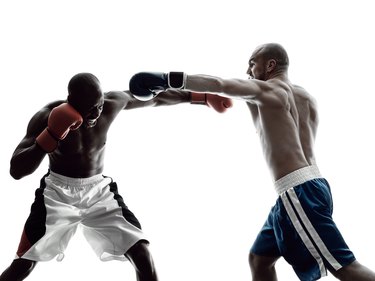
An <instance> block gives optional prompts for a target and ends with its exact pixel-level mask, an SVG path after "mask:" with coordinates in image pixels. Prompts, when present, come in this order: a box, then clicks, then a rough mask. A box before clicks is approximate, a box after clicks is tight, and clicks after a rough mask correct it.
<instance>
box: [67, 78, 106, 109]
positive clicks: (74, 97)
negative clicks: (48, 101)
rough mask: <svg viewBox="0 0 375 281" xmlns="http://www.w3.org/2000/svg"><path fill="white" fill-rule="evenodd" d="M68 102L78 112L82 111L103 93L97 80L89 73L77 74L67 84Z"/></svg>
mask: <svg viewBox="0 0 375 281" xmlns="http://www.w3.org/2000/svg"><path fill="white" fill-rule="evenodd" d="M68 93H69V95H68V102H69V103H70V104H71V105H72V106H73V107H75V108H76V109H77V110H78V111H80V110H84V109H85V108H87V106H89V105H90V104H91V103H92V101H94V100H97V99H98V98H100V97H101V96H102V95H103V93H102V90H101V87H100V82H99V79H98V78H96V76H95V75H93V74H91V73H78V74H76V75H74V76H73V77H72V78H71V79H70V81H69V84H68Z"/></svg>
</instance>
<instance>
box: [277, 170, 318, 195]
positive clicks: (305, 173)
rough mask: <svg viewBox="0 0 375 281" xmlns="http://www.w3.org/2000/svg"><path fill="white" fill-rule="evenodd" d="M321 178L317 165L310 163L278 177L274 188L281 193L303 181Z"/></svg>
mask: <svg viewBox="0 0 375 281" xmlns="http://www.w3.org/2000/svg"><path fill="white" fill-rule="evenodd" d="M318 178H322V176H321V174H320V172H319V169H318V166H316V165H312V166H307V167H304V168H301V169H298V170H296V171H294V172H291V173H290V174H287V175H286V176H284V177H282V178H281V179H278V180H277V181H276V182H275V189H276V192H277V193H278V194H282V193H283V192H285V191H287V190H288V189H290V188H292V187H295V186H297V185H300V184H303V183H304V182H307V181H310V180H313V179H318Z"/></svg>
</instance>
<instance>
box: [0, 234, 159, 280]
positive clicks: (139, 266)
mask: <svg viewBox="0 0 375 281" xmlns="http://www.w3.org/2000/svg"><path fill="white" fill-rule="evenodd" d="M125 256H126V257H127V258H128V259H129V260H130V261H131V263H132V264H133V266H134V268H135V271H136V274H137V280H138V281H157V280H158V278H157V274H156V270H155V267H154V261H153V259H152V256H151V253H150V251H149V249H148V245H147V242H146V241H143V240H141V241H139V242H137V243H136V244H135V245H134V246H133V247H131V248H130V249H129V250H128V251H127V252H126V254H125ZM0 281H1V280H0Z"/></svg>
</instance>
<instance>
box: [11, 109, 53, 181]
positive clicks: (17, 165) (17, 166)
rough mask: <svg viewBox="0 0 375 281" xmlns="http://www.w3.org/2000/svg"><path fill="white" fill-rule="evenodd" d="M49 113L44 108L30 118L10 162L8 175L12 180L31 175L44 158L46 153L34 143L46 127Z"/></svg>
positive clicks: (48, 110)
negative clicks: (23, 135)
mask: <svg viewBox="0 0 375 281" xmlns="http://www.w3.org/2000/svg"><path fill="white" fill-rule="evenodd" d="M49 112H50V108H48V107H45V108H43V109H42V110H40V111H39V112H38V113H36V114H35V115H34V116H33V117H32V118H31V120H30V122H29V124H28V127H27V131H26V135H25V137H24V138H23V139H22V140H21V142H20V143H19V144H18V146H17V147H16V149H15V151H14V153H13V155H12V158H11V160H10V175H11V176H12V177H13V178H14V179H21V178H23V177H24V176H27V175H30V174H32V173H33V172H34V171H35V170H36V169H37V168H38V167H39V165H40V163H41V162H42V160H43V159H44V157H45V156H46V152H44V151H43V150H42V149H41V148H40V147H39V146H38V145H37V144H36V143H35V138H36V137H37V136H38V135H39V134H40V133H41V132H42V131H43V130H44V129H45V127H46V126H47V119H48V115H49Z"/></svg>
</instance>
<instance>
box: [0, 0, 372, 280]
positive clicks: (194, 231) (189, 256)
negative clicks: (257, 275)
mask: <svg viewBox="0 0 375 281" xmlns="http://www.w3.org/2000/svg"><path fill="white" fill-rule="evenodd" d="M371 2H372V1H370V0H369V1H363V0H358V1H323V0H321V1H297V0H296V1H292V0H287V1H257V2H256V1H252V0H246V1H245V0H231V1H219V0H216V1H214V0H212V1H211V0H190V1H178V0H174V1H172V0H161V1H153V0H148V1H147V0H137V1H125V0H124V1H112V0H106V1H94V0H87V1H78V0H75V1H73V0H69V1H68V0H66V1H47V0H45V1H41V0H34V1H26V0H20V1H1V3H0V31H1V33H0V36H1V37H0V40H1V41H0V42H1V44H0V48H1V49H0V50H1V51H0V81H1V96H2V102H1V104H2V106H1V108H2V109H1V110H0V114H1V120H2V123H1V124H2V133H1V136H2V137H1V146H0V149H1V151H0V153H1V154H0V155H1V159H0V175H1V179H2V185H1V192H0V194H1V195H0V196H1V200H0V202H1V203H0V224H1V231H0V235H1V236H0V249H1V252H0V272H1V271H2V270H3V269H5V268H6V267H7V266H8V265H9V264H10V262H11V261H12V258H13V257H14V253H15V251H16V248H17V245H18V242H19V238H20V234H21V231H22V228H23V224H24V221H25V219H26V218H27V216H28V214H29V208H30V205H31V203H32V202H33V199H34V190H35V189H36V188H37V187H38V186H39V179H40V177H41V176H42V175H43V174H44V173H45V172H46V171H47V168H48V162H47V161H44V162H43V163H42V164H41V166H40V167H39V169H38V170H37V171H36V172H35V173H34V174H33V175H31V176H28V177H26V178H24V179H21V180H19V181H15V180H13V179H12V178H11V177H10V175H9V173H8V170H9V160H10V157H11V154H12V153H13V151H14V148H15V147H16V145H17V144H18V143H19V141H20V140H21V139H22V137H23V136H24V133H25V131H26V126H27V123H28V121H29V119H30V117H31V116H32V115H33V114H34V113H35V112H36V111H38V110H39V109H40V108H41V107H42V106H44V105H45V104H46V103H48V102H50V101H53V100H56V99H64V98H65V97H66V95H67V91H66V86H67V83H68V81H69V79H70V78H71V77H72V76H73V75H74V74H76V73H78V72H83V71H87V72H92V73H94V74H95V75H96V76H97V77H98V78H99V79H100V80H101V82H102V86H103V89H104V90H105V91H109V90H125V89H127V88H128V81H129V78H130V77H131V76H132V75H133V74H134V73H136V72H139V71H163V72H168V71H171V70H177V71H185V72H187V73H190V74H195V73H205V74H211V75H218V76H222V77H226V78H232V77H237V78H244V79H246V78H247V77H246V74H245V72H246V69H247V62H248V59H249V56H250V54H251V52H252V51H253V49H254V48H255V47H256V46H258V45H259V44H262V43H267V42H278V43H281V44H282V45H284V47H285V48H286V49H287V51H288V53H289V56H290V62H291V63H290V71H289V75H290V78H291V80H292V81H293V82H295V83H296V84H300V85H302V86H304V87H305V88H306V89H307V90H308V91H310V93H311V94H313V95H314V96H315V97H316V98H317V100H318V103H319V106H320V107H319V108H320V118H321V125H320V130H319V132H318V137H317V143H316V153H317V159H318V163H319V167H320V169H321V171H322V173H323V174H324V176H325V177H326V178H327V179H328V180H329V182H330V184H331V186H332V191H333V196H334V202H335V212H334V218H335V220H336V223H337V224H338V226H339V228H340V230H341V232H342V233H343V235H344V237H345V239H346V242H347V243H348V244H349V246H350V247H351V249H352V250H353V252H354V253H355V255H356V257H357V258H358V260H359V261H360V262H362V263H363V264H365V265H366V266H368V267H370V268H372V269H375V261H374V258H373V252H374V250H375V245H374V243H373V237H375V233H374V220H373V212H374V207H373V197H374V195H375V192H374V187H375V184H374V183H373V173H374V172H373V159H374V156H375V151H374V146H373V143H374V142H375V140H374V134H373V132H372V131H373V128H374V126H373V120H374V117H375V116H374V115H375V111H374V110H373V103H374V100H375V99H374V87H373V72H374V70H373V66H374V64H375V57H374V50H375V44H374V41H373V27H374V26H375V20H374V17H373V10H372V9H371V8H370V4H371ZM105 174H106V175H109V176H112V177H113V178H114V179H115V180H116V181H117V182H118V184H119V188H120V192H121V194H122V195H123V197H124V198H125V201H126V203H127V204H128V206H129V208H130V209H131V210H132V211H133V212H134V213H135V214H136V215H137V217H138V218H139V220H140V221H141V223H142V225H143V229H144V231H145V233H146V234H147V235H148V236H149V238H150V241H151V243H152V244H151V250H152V253H153V255H154V259H155V262H156V266H157V269H158V272H159V277H160V280H163V281H168V280H171V281H172V280H180V281H185V280H207V279H209V280H218V281H221V280H250V279H251V278H250V271H249V269H248V264H247V255H248V251H249V248H250V246H251V244H252V242H253V240H254V239H255V236H256V234H257V233H258V231H259V229H260V227H261V226H262V224H263V222H264V220H265V219H266V216H267V214H268V211H269V209H270V207H271V206H272V205H273V204H274V201H275V199H276V194H275V192H274V190H273V186H272V182H271V179H270V176H269V173H268V170H267V167H266V165H265V163H264V160H263V157H262V153H261V151H260V145H259V143H258V139H257V135H256V134H255V130H254V129H253V126H252V123H251V118H250V114H249V113H248V111H247V108H246V106H245V104H243V103H242V102H239V101H236V102H235V105H234V107H233V109H232V110H230V111H229V112H228V113H226V114H218V113H216V112H214V111H212V110H210V109H209V108H207V107H204V106H192V105H188V104H186V105H177V106H172V107H169V108H167V107H164V108H161V107H160V108H144V109H138V110H133V111H124V112H122V113H121V114H120V115H119V117H118V119H117V120H116V122H115V123H114V124H113V127H112V128H111V130H110V133H109V138H108V146H107V151H106V168H105ZM277 270H278V272H279V279H280V280H298V279H297V277H296V276H295V274H294V273H293V270H292V269H291V267H290V266H289V265H287V264H286V263H285V262H284V261H283V260H280V261H279V263H278V264H277ZM104 278H108V279H106V280H111V278H113V279H114V278H117V279H118V280H135V275H134V271H133V268H132V266H131V264H130V263H121V262H107V263H102V262H100V261H99V260H98V259H97V258H96V256H95V255H94V253H93V252H92V250H91V249H90V248H89V246H88V245H87V243H86V242H85V241H84V240H83V237H82V235H81V234H80V233H79V232H77V235H76V236H75V237H74V238H73V240H72V241H71V244H70V246H69V247H68V250H67V251H66V257H65V259H64V261H63V262H62V263H58V262H56V261H51V262H48V263H39V264H38V266H37V268H36V269H35V271H34V272H33V273H32V275H31V276H30V277H29V279H28V280H30V281H31V280H55V281H58V280H68V279H69V280H104ZM333 279H334V278H333V277H332V276H330V277H328V278H326V279H325V280H333Z"/></svg>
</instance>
